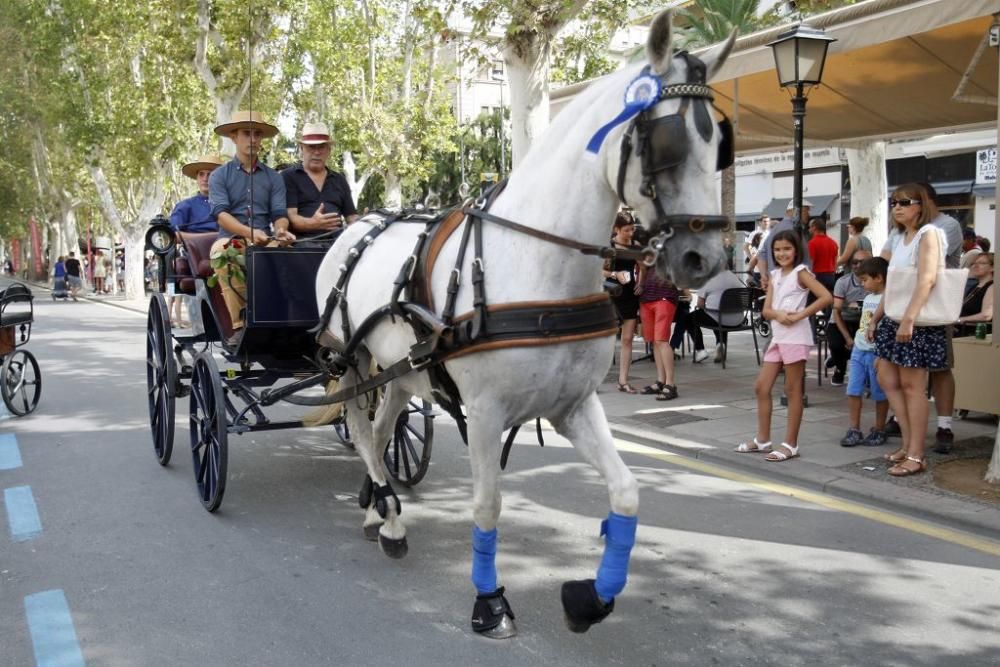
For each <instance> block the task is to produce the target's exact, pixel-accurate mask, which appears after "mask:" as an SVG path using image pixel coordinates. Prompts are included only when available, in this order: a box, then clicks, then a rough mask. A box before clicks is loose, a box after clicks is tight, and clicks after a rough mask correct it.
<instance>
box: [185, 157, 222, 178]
mask: <svg viewBox="0 0 1000 667" xmlns="http://www.w3.org/2000/svg"><path fill="white" fill-rule="evenodd" d="M223 164H225V163H224V162H223V160H222V158H221V157H219V156H218V155H202V156H201V157H199V158H198V159H197V160H195V161H194V162H188V163H187V164H186V165H184V166H183V167H181V173H182V174H184V175H185V176H187V177H188V178H198V172H199V171H202V170H205V169H207V170H208V171H212V170H214V169H218V168H219V167H221V166H222V165H223Z"/></svg>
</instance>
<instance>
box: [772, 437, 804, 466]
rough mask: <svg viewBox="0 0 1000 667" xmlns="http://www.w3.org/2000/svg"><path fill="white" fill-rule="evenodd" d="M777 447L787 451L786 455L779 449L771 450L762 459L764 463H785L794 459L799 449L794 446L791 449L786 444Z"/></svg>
mask: <svg viewBox="0 0 1000 667" xmlns="http://www.w3.org/2000/svg"><path fill="white" fill-rule="evenodd" d="M779 447H784V448H785V449H787V450H788V453H787V454H786V453H785V452H783V451H781V450H780V449H773V450H771V452H770V453H769V454H768V455H767V456H765V457H764V460H765V461H770V462H771V463H781V462H782V461H787V460H788V459H794V458H795V457H797V456H798V455H799V447H798V445H796V446H795V447H792V446H791V445H789V444H788V443H787V442H783V443H781V444H780V445H779Z"/></svg>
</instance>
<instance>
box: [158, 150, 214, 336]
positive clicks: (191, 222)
mask: <svg viewBox="0 0 1000 667" xmlns="http://www.w3.org/2000/svg"><path fill="white" fill-rule="evenodd" d="M221 166H222V158H220V157H219V156H218V155H202V156H201V157H199V158H198V159H197V160H195V161H194V162H188V163H187V164H185V165H184V166H183V167H181V173H182V174H184V175H185V176H187V177H188V178H190V179H192V180H194V181H196V182H197V183H198V194H196V195H195V196H193V197H188V198H187V199H182V200H181V201H179V202H177V206H174V210H173V211H172V212H171V213H170V226H171V227H173V228H174V229H175V230H177V231H179V232H218V231H219V224H218V223H217V222H216V221H215V216H214V215H212V205H211V204H210V203H209V201H208V177H209V175H211V173H212V172H213V171H215V170H216V169H218V168H219V167H221ZM172 259H173V253H171V256H170V258H169V260H172ZM183 302H184V298H183V297H181V296H174V297H173V298H172V299H171V300H170V319H171V320H172V321H173V322H174V324H175V325H177V326H180V327H186V326H189V325H188V323H187V322H185V321H184V318H183V305H182V304H183Z"/></svg>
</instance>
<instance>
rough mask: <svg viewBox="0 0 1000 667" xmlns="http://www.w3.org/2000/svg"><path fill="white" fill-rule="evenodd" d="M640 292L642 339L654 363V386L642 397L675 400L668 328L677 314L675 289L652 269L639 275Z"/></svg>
mask: <svg viewBox="0 0 1000 667" xmlns="http://www.w3.org/2000/svg"><path fill="white" fill-rule="evenodd" d="M639 278H640V283H641V285H642V289H641V291H640V292H639V314H640V316H641V317H642V336H643V338H645V339H646V340H647V341H649V342H650V343H652V345H653V360H654V361H655V362H656V382H654V383H653V384H651V385H649V386H647V387H644V388H643V390H642V393H643V394H647V395H648V394H655V395H656V400H658V401H670V400H673V399H675V398H677V385H675V384H674V354H673V350H671V349H670V326H671V325H672V324H673V321H674V313H675V312H676V311H677V300H678V292H677V288H676V287H674V286H673V284H671V283H670V282H669V281H667V280H664V279H663V278H660V277H659V276H658V275H656V270H655V269H645V268H644V269H643V270H641V271H640V272H639Z"/></svg>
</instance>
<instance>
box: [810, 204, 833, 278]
mask: <svg viewBox="0 0 1000 667" xmlns="http://www.w3.org/2000/svg"><path fill="white" fill-rule="evenodd" d="M809 233H810V234H812V238H811V239H810V240H809V257H810V258H811V259H812V270H813V273H814V274H815V275H816V280H818V281H819V282H820V284H821V285H823V287H825V288H827V289H828V290H830V292H831V293H832V292H833V286H834V284H836V282H837V275H836V271H837V256H838V254H839V253H840V249H839V248H838V247H837V242H836V241H834V240H833V239H831V238H830V237H829V236H827V235H826V219H825V218H820V217H816V218H812V219H810V220H809Z"/></svg>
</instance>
